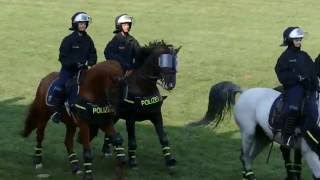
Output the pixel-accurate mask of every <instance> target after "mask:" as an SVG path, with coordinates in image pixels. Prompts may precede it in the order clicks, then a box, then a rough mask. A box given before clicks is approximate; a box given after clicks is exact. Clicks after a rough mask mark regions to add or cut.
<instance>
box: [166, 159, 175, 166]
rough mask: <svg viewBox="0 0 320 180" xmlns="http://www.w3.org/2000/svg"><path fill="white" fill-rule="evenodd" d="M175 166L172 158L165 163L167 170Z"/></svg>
mask: <svg viewBox="0 0 320 180" xmlns="http://www.w3.org/2000/svg"><path fill="white" fill-rule="evenodd" d="M175 165H177V161H176V160H175V159H174V158H171V159H169V160H167V161H166V166H167V167H168V168H170V167H174V166H175Z"/></svg>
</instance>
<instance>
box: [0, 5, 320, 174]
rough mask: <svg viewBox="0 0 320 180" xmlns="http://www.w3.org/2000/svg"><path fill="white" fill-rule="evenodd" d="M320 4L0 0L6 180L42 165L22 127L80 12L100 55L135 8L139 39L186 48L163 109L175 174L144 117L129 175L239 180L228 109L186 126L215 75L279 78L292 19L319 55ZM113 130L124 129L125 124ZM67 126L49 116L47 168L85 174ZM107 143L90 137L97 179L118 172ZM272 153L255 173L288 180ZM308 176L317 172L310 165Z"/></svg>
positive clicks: (236, 139) (0, 143) (246, 81)
mask: <svg viewBox="0 0 320 180" xmlns="http://www.w3.org/2000/svg"><path fill="white" fill-rule="evenodd" d="M319 6H320V1H313V0H296V1H290V0H281V1H279V0H268V1H263V0H229V1H225V0H202V1H198V0H185V1H183V0H154V1H143V0H132V1H116V0H110V1H98V0H92V1H84V0H69V1H64V0H56V1H45V0H42V1H41V0H0V7H1V11H0V17H1V18H2V21H1V25H0V33H1V35H0V42H1V44H0V180H5V179H10V180H33V179H36V174H37V173H39V172H38V171H35V170H34V169H33V167H32V159H31V155H32V154H33V146H34V144H35V136H34V134H33V135H32V136H31V137H29V138H28V139H22V138H21V137H20V136H19V134H18V133H19V131H20V130H21V129H22V126H23V120H24V117H25V114H26V111H27V108H28V105H29V104H30V102H31V101H32V99H33V97H34V95H35V91H36V87H37V85H38V83H39V80H40V79H41V78H42V77H43V76H45V75H46V74H47V73H49V72H51V71H57V70H58V69H59V67H60V64H59V62H58V61H57V57H58V48H59V45H60V42H61V40H62V38H63V37H64V36H65V35H67V34H68V33H69V32H68V27H69V25H70V17H71V15H72V14H73V13H74V12H76V11H86V12H88V13H89V14H90V15H91V16H92V17H93V23H92V24H91V25H90V27H89V30H88V31H89V33H90V35H91V36H92V38H93V39H94V41H95V45H96V48H97V50H98V57H99V61H103V50H104V47H105V44H106V42H107V41H109V40H110V39H111V37H112V35H113V34H112V31H113V28H114V24H113V23H114V17H115V16H116V15H118V14H120V13H123V12H127V13H129V14H130V15H132V16H134V18H135V19H134V20H135V21H134V24H133V28H132V34H133V35H134V36H135V37H136V38H137V39H138V40H139V41H140V43H141V44H145V43H147V42H149V41H152V40H156V39H164V40H165V41H167V42H170V43H172V44H174V45H176V46H179V45H182V46H183V47H182V49H181V51H180V54H179V55H180V56H179V59H180V67H179V73H178V79H177V87H176V89H174V90H173V91H172V92H170V93H168V92H164V94H168V95H169V97H168V99H167V100H166V102H165V103H164V107H163V114H164V120H165V122H164V123H165V126H166V130H167V133H168V136H169V139H170V142H171V145H172V151H173V153H174V155H175V156H176V158H177V160H178V166H177V167H176V174H175V175H173V176H170V175H168V174H167V173H166V170H165V167H164V162H163V159H162V154H161V149H160V145H159V143H158V140H157V136H156V134H155V132H154V129H153V127H152V126H151V124H150V123H148V122H144V123H139V124H138V126H137V139H138V152H137V155H138V161H139V166H140V169H139V170H136V171H129V172H128V179H133V180H135V179H136V180H157V179H159V180H160V179H161V180H164V179H168V180H169V179H181V180H182V179H183V180H189V179H190V180H191V179H194V180H198V179H199V180H200V179H202V180H207V179H208V180H220V179H221V180H222V179H223V180H236V179H241V176H240V175H241V163H240V161H239V154H240V134H239V130H238V128H237V126H236V124H235V123H234V121H233V119H232V118H230V117H229V116H228V117H226V118H227V119H226V121H225V122H224V123H222V124H221V126H220V127H219V128H217V129H213V128H211V127H206V128H190V127H185V125H186V124H187V123H188V122H190V121H192V120H195V119H199V118H200V117H201V116H202V115H203V114H204V113H205V111H206V107H207V101H208V91H209V89H210V87H211V86H212V85H213V84H215V83H217V82H220V81H222V80H231V81H233V82H235V83H237V84H239V85H241V86H242V87H257V86H262V87H274V86H276V85H278V82H277V79H276V76H275V73H274V70H273V68H274V65H275V61H276V59H277V57H278V55H279V54H280V52H281V51H282V50H283V49H282V48H280V47H279V44H280V43H281V38H282V31H283V29H284V28H285V27H286V26H290V25H299V26H301V27H303V28H304V29H305V30H306V31H308V32H309V33H308V34H309V35H308V36H309V37H308V38H306V40H305V41H304V46H303V48H304V49H305V50H306V51H307V52H308V53H309V54H310V55H311V56H312V57H315V56H316V55H317V54H318V53H319V52H320V49H319V44H320V33H319V27H320V24H319V11H318V10H319V8H318V7H319ZM229 119H230V120H229ZM117 128H118V129H119V130H120V131H121V133H122V134H123V136H124V137H125V136H126V133H125V131H124V124H123V123H122V122H121V123H119V124H117ZM64 131H65V130H64V126H63V125H62V124H58V125H57V124H52V123H49V125H48V128H47V131H46V138H45V142H44V169H43V170H41V172H42V173H49V174H50V175H51V177H50V179H55V180H61V179H68V180H69V179H80V177H78V176H73V175H72V174H71V172H70V170H69V166H68V161H67V155H66V151H65V148H64V144H63V138H64ZM101 142H102V134H100V136H99V137H98V138H97V139H95V140H94V141H93V147H94V152H95V159H94V172H95V177H96V179H97V180H105V179H110V177H111V176H112V174H113V162H112V160H108V159H103V158H102V157H101V154H100V148H101ZM126 142H127V141H125V144H126ZM276 147H277V146H276ZM76 150H77V152H78V155H81V146H79V145H78V144H77V145H76ZM266 156H267V150H265V151H264V152H263V153H262V154H261V155H260V156H259V157H258V159H257V160H256V161H255V162H254V171H255V173H256V175H257V178H258V179H260V180H278V179H283V178H284V177H285V170H284V167H283V162H282V158H281V156H280V151H279V149H278V148H275V149H274V152H273V154H272V157H271V162H270V163H269V164H265V160H266ZM305 167H306V166H305ZM303 177H304V179H311V173H310V171H309V169H308V168H305V169H304V171H303Z"/></svg>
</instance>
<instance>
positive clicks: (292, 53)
mask: <svg viewBox="0 0 320 180" xmlns="http://www.w3.org/2000/svg"><path fill="white" fill-rule="evenodd" d="M303 37H304V32H303V30H302V29H301V28H299V27H288V28H286V29H285V31H284V32H283V43H282V44H281V46H287V49H286V50H285V51H284V52H283V53H282V54H281V55H280V57H279V58H278V62H277V64H276V66H275V72H276V74H277V77H278V79H279V81H280V83H281V84H282V85H283V87H284V101H285V107H284V114H283V117H284V119H285V120H286V122H285V127H284V129H283V132H282V138H283V141H284V144H285V145H286V146H292V145H293V143H294V131H295V128H296V126H297V124H298V118H299V116H300V111H301V109H300V108H301V104H302V102H303V99H305V104H304V112H305V113H304V114H305V116H306V118H305V120H306V122H305V123H304V124H307V126H308V125H309V126H310V124H312V123H313V122H316V121H317V117H318V110H317V104H316V96H317V94H316V91H317V88H318V79H317V76H316V72H315V65H314V62H313V61H312V59H311V58H310V56H309V55H308V54H307V53H306V52H304V51H302V50H301V43H302V40H303Z"/></svg>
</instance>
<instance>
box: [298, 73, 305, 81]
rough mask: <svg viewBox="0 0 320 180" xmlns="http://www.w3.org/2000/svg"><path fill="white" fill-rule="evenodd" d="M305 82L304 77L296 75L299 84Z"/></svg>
mask: <svg viewBox="0 0 320 180" xmlns="http://www.w3.org/2000/svg"><path fill="white" fill-rule="evenodd" d="M305 80H306V77H305V76H302V75H300V74H299V75H298V81H299V82H302V81H305Z"/></svg>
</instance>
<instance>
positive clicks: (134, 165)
mask: <svg viewBox="0 0 320 180" xmlns="http://www.w3.org/2000/svg"><path fill="white" fill-rule="evenodd" d="M128 166H129V168H130V169H133V170H136V169H138V163H137V161H136V159H129V161H128Z"/></svg>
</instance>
